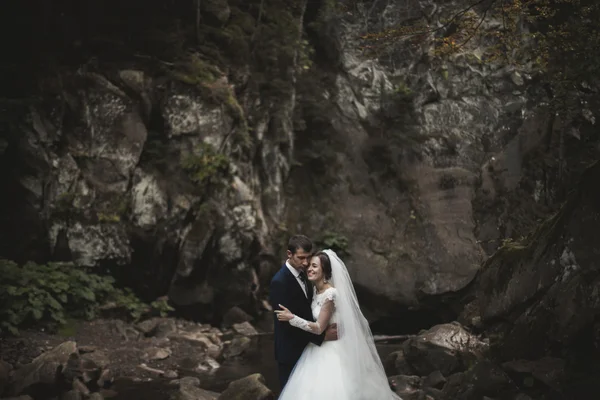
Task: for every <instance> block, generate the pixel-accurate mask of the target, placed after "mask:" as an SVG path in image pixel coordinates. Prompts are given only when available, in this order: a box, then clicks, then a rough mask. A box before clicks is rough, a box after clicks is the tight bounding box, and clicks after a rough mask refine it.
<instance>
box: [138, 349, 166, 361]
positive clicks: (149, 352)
mask: <svg viewBox="0 0 600 400" xmlns="http://www.w3.org/2000/svg"><path fill="white" fill-rule="evenodd" d="M171 354H172V351H171V349H169V348H160V347H150V348H148V349H146V350H144V353H143V354H142V359H143V360H145V361H154V360H164V359H165V358H169V357H170V356H171Z"/></svg>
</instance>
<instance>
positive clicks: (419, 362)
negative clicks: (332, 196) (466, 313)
mask: <svg viewBox="0 0 600 400" xmlns="http://www.w3.org/2000/svg"><path fill="white" fill-rule="evenodd" d="M486 350H487V345H486V344H485V343H484V342H482V341H481V340H480V339H479V338H477V337H476V336H474V335H472V334H471V333H469V332H468V331H466V330H465V328H463V327H462V326H461V325H460V324H458V323H456V322H453V323H449V324H442V325H436V326H434V327H432V328H431V329H429V330H427V331H424V332H422V333H420V334H419V335H417V336H415V337H413V338H410V339H408V340H407V341H406V342H404V345H403V351H404V357H405V358H406V361H407V362H408V363H409V364H410V366H411V367H412V368H414V370H415V371H416V372H417V373H418V374H419V375H421V376H427V375H429V374H431V373H433V372H435V371H440V372H441V373H442V374H443V375H444V376H448V375H450V374H452V373H454V372H458V371H464V370H465V369H467V368H468V367H469V366H470V365H472V364H473V363H474V362H475V361H477V360H478V359H482V358H483V356H484V354H485V353H486Z"/></svg>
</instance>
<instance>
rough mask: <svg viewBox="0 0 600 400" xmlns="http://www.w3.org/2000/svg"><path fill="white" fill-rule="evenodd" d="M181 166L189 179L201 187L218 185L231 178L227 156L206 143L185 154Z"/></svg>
mask: <svg viewBox="0 0 600 400" xmlns="http://www.w3.org/2000/svg"><path fill="white" fill-rule="evenodd" d="M181 167H182V168H183V170H184V171H185V172H186V173H187V174H188V177H189V178H190V180H191V181H192V182H194V183H195V184H197V185H199V186H201V187H207V186H215V185H219V184H222V183H224V182H226V181H228V180H229V179H230V178H231V172H230V167H229V158H228V157H227V156H225V155H224V154H221V153H219V152H217V151H216V150H215V149H214V148H213V147H212V146H211V145H209V144H206V143H205V144H202V145H201V146H198V148H196V149H195V151H194V153H193V154H190V155H188V156H186V157H185V158H184V159H183V160H182V161H181Z"/></svg>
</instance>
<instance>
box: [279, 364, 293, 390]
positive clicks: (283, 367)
mask: <svg viewBox="0 0 600 400" xmlns="http://www.w3.org/2000/svg"><path fill="white" fill-rule="evenodd" d="M293 369H294V365H293V364H283V363H279V385H280V388H281V390H283V387H284V386H285V384H286V383H287V381H288V379H290V375H291V374H292V370H293Z"/></svg>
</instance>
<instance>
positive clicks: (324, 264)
mask: <svg viewBox="0 0 600 400" xmlns="http://www.w3.org/2000/svg"><path fill="white" fill-rule="evenodd" d="M313 257H318V258H319V260H321V268H322V269H323V274H324V275H325V279H327V280H329V279H331V260H330V259H329V256H328V255H327V253H325V252H322V251H319V252H318V253H316V254H315V255H314V256H313Z"/></svg>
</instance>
